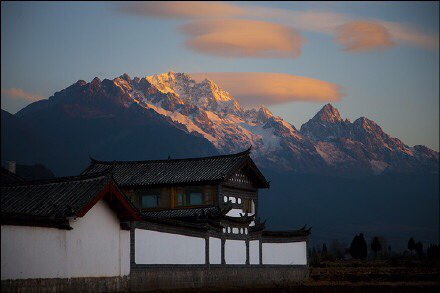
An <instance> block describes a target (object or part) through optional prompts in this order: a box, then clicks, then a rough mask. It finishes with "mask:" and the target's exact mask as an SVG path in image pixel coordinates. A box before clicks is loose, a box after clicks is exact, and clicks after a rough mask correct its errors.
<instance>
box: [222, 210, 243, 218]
mask: <svg viewBox="0 0 440 293" xmlns="http://www.w3.org/2000/svg"><path fill="white" fill-rule="evenodd" d="M240 213H242V214H243V215H244V212H243V210H242V209H231V210H230V211H229V212H228V213H227V214H226V216H229V217H240Z"/></svg>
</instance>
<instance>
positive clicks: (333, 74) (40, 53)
mask: <svg viewBox="0 0 440 293" xmlns="http://www.w3.org/2000/svg"><path fill="white" fill-rule="evenodd" d="M168 71H174V72H185V73H189V74H193V75H194V77H207V78H210V79H212V80H214V81H215V82H216V83H218V84H219V85H220V86H221V87H222V88H224V89H225V90H226V91H229V92H230V93H231V94H232V95H233V96H234V97H235V98H236V99H237V100H238V101H239V103H240V105H242V106H243V107H245V108H250V107H257V106H259V105H260V104H264V105H266V106H268V108H269V109H270V110H271V111H272V112H273V113H274V114H275V115H278V116H281V117H282V118H283V119H285V120H286V121H288V122H290V123H292V124H293V125H294V126H295V127H296V128H298V129H299V128H300V127H301V125H302V124H303V123H305V122H307V121H308V120H309V119H310V118H312V117H313V115H314V114H316V112H317V111H319V109H320V108H322V107H323V106H324V105H325V104H326V103H332V104H333V105H334V106H335V107H337V108H338V109H339V111H340V113H341V116H342V117H343V118H344V119H345V118H349V119H350V120H351V121H354V120H355V119H357V118H359V117H362V116H364V117H368V118H370V119H372V120H374V121H376V122H377V123H378V124H379V125H380V126H381V127H382V128H383V130H384V131H385V132H387V133H388V134H390V135H391V136H393V137H398V138H400V139H401V140H402V141H403V142H404V143H406V144H408V145H410V146H413V145H416V144H423V145H426V146H428V147H430V148H432V149H434V150H437V151H438V150H439V4H438V2H197V3H195V2H142V3H140V2H38V3H37V2H18V3H17V2H8V1H2V2H1V108H2V109H4V110H7V111H9V112H11V113H15V112H17V111H18V110H20V109H21V108H23V107H24V106H26V105H27V104H29V103H32V102H34V101H36V100H39V99H45V98H48V97H49V96H51V95H53V94H54V93H55V92H57V91H60V90H62V89H64V88H66V87H68V86H69V85H71V84H73V83H75V82H76V81H77V80H80V79H81V80H86V81H91V80H92V79H93V78H94V77H95V76H97V77H99V78H101V79H104V78H109V79H112V78H115V77H117V76H120V75H122V74H123V73H128V74H129V75H130V76H132V77H134V76H139V77H142V76H146V75H152V74H159V73H163V72H168Z"/></svg>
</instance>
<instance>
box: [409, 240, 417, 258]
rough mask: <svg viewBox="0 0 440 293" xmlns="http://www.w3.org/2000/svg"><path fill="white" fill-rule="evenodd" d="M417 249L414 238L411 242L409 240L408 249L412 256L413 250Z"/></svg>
mask: <svg viewBox="0 0 440 293" xmlns="http://www.w3.org/2000/svg"><path fill="white" fill-rule="evenodd" d="M415 248H416V243H415V242H414V238H412V237H411V238H410V239H409V240H408V249H409V251H410V252H411V255H412V252H413V250H414V249H415Z"/></svg>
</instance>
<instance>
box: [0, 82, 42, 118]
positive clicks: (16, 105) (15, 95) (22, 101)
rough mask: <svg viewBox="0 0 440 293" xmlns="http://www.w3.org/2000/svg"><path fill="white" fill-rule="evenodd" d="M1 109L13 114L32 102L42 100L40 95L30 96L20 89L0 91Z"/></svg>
mask: <svg viewBox="0 0 440 293" xmlns="http://www.w3.org/2000/svg"><path fill="white" fill-rule="evenodd" d="M1 97H2V98H1V107H2V109H4V110H6V111H9V112H11V113H15V112H17V111H18V110H20V109H22V108H23V107H25V106H27V105H29V104H30V103H32V102H35V101H38V100H41V99H44V97H43V96H42V95H39V94H31V93H28V92H25V91H24V90H22V89H18V88H10V89H2V90H1Z"/></svg>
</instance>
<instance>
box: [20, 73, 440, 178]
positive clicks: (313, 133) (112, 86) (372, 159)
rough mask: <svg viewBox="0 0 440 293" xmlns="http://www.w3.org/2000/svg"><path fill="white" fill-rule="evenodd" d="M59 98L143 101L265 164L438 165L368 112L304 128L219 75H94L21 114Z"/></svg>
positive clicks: (319, 118) (73, 103)
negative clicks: (229, 86)
mask: <svg viewBox="0 0 440 293" xmlns="http://www.w3.org/2000/svg"><path fill="white" fill-rule="evenodd" d="M59 104H60V105H62V106H63V109H65V110H66V111H67V114H68V115H72V116H81V117H83V118H96V117H109V116H112V115H118V113H119V111H121V109H132V108H133V107H135V108H136V107H137V108H139V109H142V111H143V113H146V114H145V117H144V116H142V115H139V116H136V119H150V120H153V121H166V123H168V124H169V125H171V126H172V127H175V128H177V129H180V130H181V131H184V132H186V133H187V134H189V135H192V136H197V137H203V138H204V139H206V140H208V141H209V142H210V143H211V144H212V145H213V146H215V148H216V149H217V150H218V151H219V153H231V152H238V151H241V150H243V149H245V148H247V147H249V145H252V146H253V149H254V151H253V153H252V156H253V158H254V159H255V161H256V162H257V164H259V165H260V166H262V167H265V168H273V169H279V170H285V171H293V172H300V173H312V174H320V173H325V174H335V173H337V174H353V173H354V174H380V173H384V172H436V171H437V170H438V152H435V151H433V150H430V149H429V148H427V147H424V146H414V147H409V146H407V145H405V144H404V143H403V142H401V141H400V140H399V139H397V138H392V137H390V136H389V135H388V134H386V133H384V132H383V131H382V129H381V127H380V126H379V125H377V124H376V123H375V122H374V121H371V120H369V119H367V118H365V117H361V118H359V119H356V120H355V121H354V122H353V123H351V122H350V121H349V120H347V119H346V120H343V119H342V118H341V117H340V114H339V111H338V110H337V109H336V108H334V107H333V106H332V105H330V104H327V105H325V106H324V107H323V108H322V109H321V110H320V111H319V112H318V113H317V114H316V115H315V116H314V117H313V118H312V119H310V120H309V121H308V122H307V123H305V124H304V125H302V127H301V130H300V131H298V130H297V129H296V128H295V127H294V126H293V125H291V124H290V123H287V122H286V121H284V120H283V119H282V118H281V117H276V116H274V115H273V114H272V113H271V112H270V111H269V109H267V108H266V107H265V106H263V105H262V106H261V107H260V108H259V109H258V110H257V109H250V110H245V109H243V108H241V107H240V105H239V103H238V102H237V101H236V100H235V99H234V98H233V97H232V96H231V95H230V94H229V93H228V92H227V91H225V90H223V89H222V88H221V87H219V86H218V85H217V84H216V83H215V82H214V81H211V80H208V79H205V80H203V81H200V82H196V81H195V80H194V79H193V78H192V77H191V76H190V75H188V74H185V73H174V72H169V73H164V74H160V75H152V76H146V77H142V78H138V77H135V78H131V77H130V76H129V75H127V74H124V75H122V76H120V77H117V78H115V79H113V80H109V79H104V80H103V81H101V80H100V79H98V78H95V79H93V81H91V82H90V83H86V82H85V81H82V80H80V81H78V82H76V83H75V84H73V85H71V86H70V87H68V88H66V89H64V90H62V91H60V92H57V93H55V94H54V95H53V96H52V97H50V98H49V100H43V101H39V102H35V103H33V104H31V105H29V106H28V107H26V108H24V109H22V110H21V111H19V112H18V113H17V114H16V115H17V116H18V117H24V118H26V117H29V116H32V115H38V112H39V111H40V110H41V109H47V108H50V107H54V105H59ZM137 108H136V109H137ZM137 111H140V110H137ZM143 117H144V118H143Z"/></svg>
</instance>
